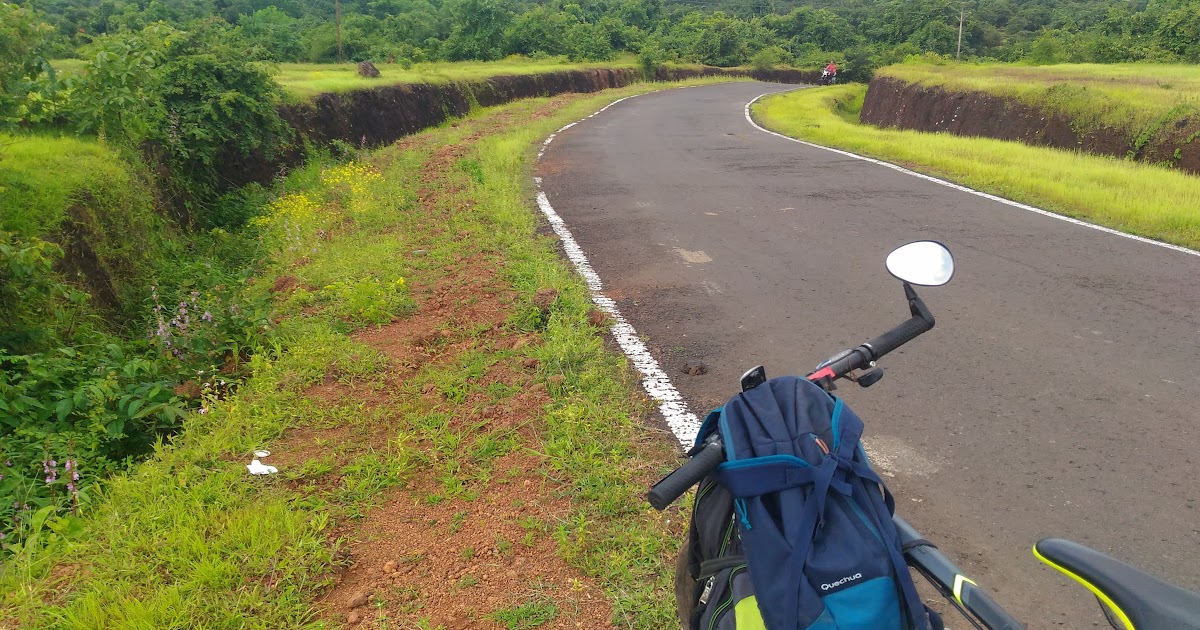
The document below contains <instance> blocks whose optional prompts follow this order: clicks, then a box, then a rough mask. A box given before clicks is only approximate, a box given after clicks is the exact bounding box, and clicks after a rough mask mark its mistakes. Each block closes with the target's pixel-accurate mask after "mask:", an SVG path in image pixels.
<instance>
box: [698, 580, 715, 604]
mask: <svg viewBox="0 0 1200 630" xmlns="http://www.w3.org/2000/svg"><path fill="white" fill-rule="evenodd" d="M716 580H717V576H715V575H710V576H708V581H707V582H705V583H704V591H703V592H701V593H700V604H701V605H703V606H707V605H708V596H709V595H712V587H713V582H715V581H716Z"/></svg>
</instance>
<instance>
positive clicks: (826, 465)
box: [676, 377, 941, 630]
mask: <svg viewBox="0 0 1200 630" xmlns="http://www.w3.org/2000/svg"><path fill="white" fill-rule="evenodd" d="M714 431H719V432H720V437H721V439H722V440H723V442H724V444H725V457H726V461H725V463H723V464H721V466H720V467H719V468H718V469H717V470H716V471H715V472H714V473H713V474H712V475H711V476H710V477H709V478H707V479H705V480H704V481H702V482H701V484H700V489H699V490H698V491H697V494H696V503H695V508H694V510H693V516H692V524H691V530H690V532H689V541H688V545H687V546H686V547H685V549H684V552H683V554H682V555H681V558H680V567H679V570H680V574H679V576H678V579H677V583H676V594H677V597H678V598H679V600H680V601H679V603H680V614H681V617H683V619H682V621H683V622H684V624H685V627H690V628H693V629H703V630H733V629H738V630H747V629H752V628H756V629H764V628H765V629H769V630H928V629H929V628H933V629H934V630H937V629H939V628H941V620H940V619H939V618H938V617H937V616H936V615H935V614H934V613H932V612H931V611H929V610H928V609H926V608H925V606H924V605H923V604H922V603H921V600H920V598H919V597H918V595H917V591H916V586H915V585H914V584H913V580H912V576H911V575H910V574H909V571H908V566H907V565H906V564H905V562H904V558H903V554H902V552H901V549H900V540H899V536H898V534H897V532H896V529H895V526H894V525H893V524H892V519H891V516H892V514H893V512H894V511H895V504H894V502H893V500H892V496H891V494H890V493H888V491H887V489H886V488H885V487H884V485H883V482H882V481H880V479H879V477H878V475H876V474H875V472H874V471H872V470H871V467H870V465H869V464H868V462H867V456H866V453H865V451H863V448H862V444H861V443H860V442H859V438H860V437H861V435H862V431H863V423H862V421H861V420H860V419H859V418H858V416H856V415H854V412H852V411H850V409H849V408H848V407H846V406H845V405H844V404H842V401H841V400H839V399H837V398H835V397H834V396H831V395H830V394H828V393H827V392H825V390H823V389H821V388H820V387H818V386H816V385H814V384H812V383H810V382H808V381H807V380H805V379H803V378H797V377H782V378H776V379H772V380H770V381H767V382H766V383H763V384H761V385H759V386H758V387H755V388H753V389H751V390H749V391H746V392H743V393H741V394H738V395H736V396H734V397H733V398H732V399H730V400H729V402H728V403H726V405H725V406H724V407H723V408H721V409H717V410H716V411H713V412H712V413H710V414H709V415H708V417H707V418H706V419H705V421H704V424H703V426H702V427H701V429H700V435H699V436H698V437H697V444H701V443H703V442H704V440H705V439H707V438H708V436H709V435H711V433H712V432H714ZM685 571H686V575H684V572H685ZM689 578H690V579H689ZM681 585H682V586H681Z"/></svg>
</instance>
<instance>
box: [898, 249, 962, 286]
mask: <svg viewBox="0 0 1200 630" xmlns="http://www.w3.org/2000/svg"><path fill="white" fill-rule="evenodd" d="M887 270H888V273H890V274H892V275H893V276H895V277H897V278H899V279H901V280H903V281H905V282H907V283H909V284H915V285H919V286H925V287H937V286H941V285H943V284H946V283H947V282H950V278H951V277H952V276H953V275H954V257H953V256H951V255H950V250H949V249H947V248H946V246H945V245H942V244H941V243H939V242H937V241H914V242H912V243H909V244H907V245H902V246H900V247H898V248H896V249H895V250H894V251H892V253H890V254H888V257H887Z"/></svg>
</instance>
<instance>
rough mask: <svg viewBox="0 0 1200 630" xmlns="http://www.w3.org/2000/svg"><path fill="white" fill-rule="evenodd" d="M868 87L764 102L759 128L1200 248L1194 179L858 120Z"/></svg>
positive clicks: (1199, 186) (1199, 201)
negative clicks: (892, 127) (881, 126)
mask: <svg viewBox="0 0 1200 630" xmlns="http://www.w3.org/2000/svg"><path fill="white" fill-rule="evenodd" d="M865 92H866V87H865V86H861V85H844V86H836V87H831V88H814V89H807V90H799V91H795V92H790V93H785V94H781V95H778V96H772V97H768V98H764V99H762V100H761V101H759V102H758V103H757V104H756V105H755V107H754V109H753V115H754V117H755V119H756V120H757V121H758V122H759V123H760V124H762V125H763V126H765V127H767V128H769V129H772V130H775V131H778V132H780V133H783V134H785V135H788V136H791V137H794V138H800V139H802V140H807V141H810V142H814V143H817V144H822V145H826V146H832V147H838V148H841V149H847V150H849V151H853V152H855V153H859V154H862V155H869V156H872V157H877V158H881V159H884V160H887V161H889V162H893V163H896V164H900V165H903V166H906V167H909V168H912V169H913V170H917V171H921V172H924V173H930V174H933V175H938V176H940V177H944V178H946V179H950V180H953V181H956V182H959V183H962V184H965V185H967V186H970V187H972V188H976V189H978V190H982V191H985V192H989V193H993V194H997V195H1001V196H1004V197H1007V198H1009V199H1013V200H1016V201H1021V202H1024V203H1029V204H1032V205H1036V206H1039V207H1042V208H1045V209H1047V210H1051V211H1054V212H1058V213H1061V214H1064V215H1067V216H1072V217H1077V218H1080V219H1084V220H1087V221H1091V222H1094V223H1098V224H1100V225H1105V226H1108V227H1112V228H1116V229H1119V230H1122V231H1125V232H1129V233H1132V234H1138V235H1141V236H1146V237H1150V238H1154V239H1158V240H1161V241H1165V242H1168V243H1175V244H1178V245H1184V246H1186V247H1191V248H1198V249H1200V179H1197V178H1196V177H1195V176H1194V175H1186V174H1183V173H1180V172H1178V171H1174V170H1170V169H1167V168H1162V167H1157V166H1150V165H1145V164H1140V163H1135V162H1130V161H1126V160H1118V159H1114V158H1107V157H1098V156H1092V155H1085V154H1080V153H1075V152H1070V151H1063V150H1058V149H1045V148H1038V147H1030V146H1026V145H1024V144H1020V143H1017V142H1006V141H1001V140H992V139H987V138H964V137H959V136H953V135H949V134H932V133H923V132H916V131H901V130H895V129H879V128H876V127H871V126H868V125H862V124H859V123H858V122H857V121H858V111H859V110H860V109H861V107H862V102H863V96H864V95H865Z"/></svg>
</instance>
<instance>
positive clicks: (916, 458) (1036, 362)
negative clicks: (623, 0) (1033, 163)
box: [538, 83, 1200, 630]
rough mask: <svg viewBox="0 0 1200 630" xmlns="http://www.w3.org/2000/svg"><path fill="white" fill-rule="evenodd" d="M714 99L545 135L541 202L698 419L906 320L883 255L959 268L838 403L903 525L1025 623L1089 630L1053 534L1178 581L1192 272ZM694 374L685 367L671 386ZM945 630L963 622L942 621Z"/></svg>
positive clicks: (1197, 548)
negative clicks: (698, 367) (862, 384)
mask: <svg viewBox="0 0 1200 630" xmlns="http://www.w3.org/2000/svg"><path fill="white" fill-rule="evenodd" d="M791 87H792V86H780V85H771V84H763V83H733V84H724V85H716V86H709V87H701V88H691V89H684V90H670V91H665V92H659V93H654V94H648V95H645V96H640V97H638V98H635V99H631V100H629V101H626V102H623V103H620V104H619V105H616V106H615V107H612V108H611V109H609V110H608V111H605V112H604V113H603V114H601V115H599V116H595V117H593V118H591V119H589V120H586V121H584V122H582V123H580V124H578V125H576V126H575V127H573V128H571V129H569V130H568V131H566V132H563V133H562V134H560V135H559V136H558V138H557V139H556V140H555V141H554V143H553V144H551V145H550V147H549V148H548V150H547V151H546V154H545V157H544V158H543V160H542V161H541V163H540V165H539V168H538V170H539V175H540V176H542V178H543V184H542V187H543V189H544V190H545V191H546V193H547V195H548V197H549V200H550V202H551V203H552V204H553V206H554V208H555V209H556V210H557V211H558V213H559V214H560V215H561V216H562V218H563V219H564V220H565V221H566V224H567V226H569V228H570V229H571V230H572V231H573V232H574V235H575V237H576V239H577V240H578V241H579V244H580V245H581V246H582V248H583V250H584V252H586V253H587V255H588V257H589V259H590V261H591V263H592V265H593V266H594V267H595V269H596V271H597V272H598V273H599V275H600V277H601V278H602V279H603V281H604V283H605V292H606V293H607V294H608V295H609V296H610V297H612V298H614V299H615V300H616V301H617V304H618V306H619V308H620V309H621V311H622V313H623V314H624V315H625V317H626V318H627V319H629V320H630V322H631V323H632V324H633V325H634V326H635V327H636V328H637V330H638V332H639V333H640V334H641V336H642V337H643V338H644V339H646V341H647V343H648V345H649V346H650V348H651V351H652V352H653V353H655V354H656V356H657V358H658V359H659V362H660V363H661V364H662V366H663V368H664V369H665V370H666V371H667V372H668V373H669V374H670V375H671V376H672V379H673V380H674V381H675V383H676V386H677V387H678V388H679V389H680V391H681V392H682V393H683V394H684V396H685V398H686V399H687V400H688V402H689V405H690V407H691V409H692V411H694V412H697V413H703V412H704V411H705V410H706V409H708V408H709V407H712V406H714V405H717V404H720V403H721V402H723V401H724V399H725V398H727V397H728V396H729V395H730V394H731V393H733V392H734V391H735V390H736V387H737V377H738V375H739V374H741V372H742V371H743V370H745V369H746V368H748V367H751V366H753V365H755V364H759V363H762V364H765V365H766V366H767V369H768V373H772V374H783V373H789V372H790V373H804V372H806V371H808V370H809V369H811V368H812V366H813V365H815V364H816V362H817V361H819V360H820V359H822V358H824V357H825V356H827V355H828V354H830V353H831V352H832V351H834V350H838V349H840V348H843V347H846V346H849V345H852V344H856V343H859V342H861V341H864V340H865V339H867V338H869V337H871V336H874V335H875V334H877V333H879V332H882V331H883V330H885V329H886V328H888V327H890V326H892V325H894V324H896V323H898V322H899V321H901V320H902V319H904V318H905V317H907V309H906V305H905V303H904V300H903V294H902V291H901V288H900V286H899V283H898V282H897V281H895V280H894V279H892V278H891V277H890V276H888V274H887V273H886V272H885V270H884V268H883V258H884V256H885V255H886V254H887V252H888V251H890V250H891V249H892V248H893V247H895V246H896V245H899V244H902V243H904V242H907V241H910V240H914V239H921V238H932V239H937V240H940V241H942V242H944V243H946V244H947V245H949V247H950V248H951V250H952V251H954V253H955V258H956V262H957V268H958V272H957V274H956V276H955V279H954V281H953V282H952V283H951V284H950V285H948V286H945V287H940V288H928V289H924V290H922V291H921V293H922V295H923V297H924V298H925V300H926V302H927V303H928V304H929V306H930V308H931V309H932V310H933V312H934V314H935V315H936V316H937V318H938V326H937V328H936V329H935V330H934V331H932V332H931V333H930V334H928V335H925V336H924V337H922V338H921V339H919V340H917V341H915V342H913V343H911V344H909V346H908V347H906V348H904V349H902V350H900V351H898V352H897V353H895V354H893V355H891V356H889V357H887V358H886V359H884V362H883V365H884V366H885V367H886V368H887V370H888V371H887V376H886V378H884V379H883V380H882V381H881V382H880V383H878V384H877V385H875V386H874V387H872V388H871V389H870V390H859V388H857V387H853V386H843V388H842V389H841V390H840V393H841V394H842V395H843V396H844V397H846V398H847V399H848V402H849V403H850V404H852V405H853V407H854V408H855V410H856V411H858V413H859V414H860V415H861V416H862V417H863V418H864V419H865V420H866V422H867V432H868V438H867V440H868V446H869V448H870V449H871V450H872V451H873V452H874V453H875V457H876V460H877V465H879V466H881V467H882V468H884V470H885V474H888V475H891V476H892V478H891V479H889V485H891V486H892V489H893V491H894V492H895V493H896V495H897V497H899V503H900V508H899V509H900V510H901V512H902V513H903V515H904V516H905V517H907V518H909V520H910V521H912V522H913V523H914V525H916V526H917V527H918V528H919V529H921V530H922V532H923V533H925V534H926V535H927V536H928V537H929V538H931V539H932V540H934V541H935V542H936V543H938V544H939V546H940V547H941V548H942V549H943V551H945V552H946V553H947V554H948V555H949V556H950V557H951V558H952V559H954V560H956V561H957V562H958V563H959V564H960V566H962V567H963V568H964V569H965V570H966V571H967V572H968V573H969V574H973V576H974V577H977V578H978V579H979V581H980V583H981V584H983V585H985V586H986V587H988V588H990V589H991V590H992V591H993V592H994V593H995V595H996V596H997V599H998V600H999V601H1000V602H1001V603H1002V604H1004V605H1005V606H1006V607H1009V608H1010V609H1011V610H1012V611H1013V612H1015V613H1019V614H1020V616H1021V617H1023V618H1024V619H1027V620H1028V622H1029V627H1031V628H1043V627H1080V628H1092V627H1096V625H1097V624H1103V620H1102V617H1101V616H1100V615H1099V611H1098V609H1097V607H1096V604H1095V600H1094V599H1092V598H1091V597H1090V596H1089V595H1086V593H1085V591H1083V589H1081V588H1079V587H1077V586H1075V585H1073V584H1072V583H1069V581H1068V580H1066V579H1064V578H1060V577H1059V576H1058V575H1057V574H1056V573H1055V572H1053V571H1051V570H1050V569H1048V568H1044V567H1042V566H1041V565H1040V564H1039V563H1038V562H1037V561H1036V560H1035V559H1034V558H1033V557H1032V555H1031V554H1030V552H1029V548H1030V546H1031V545H1032V543H1033V542H1034V541H1036V540H1037V539H1038V538H1040V537H1043V536H1050V535H1058V536H1066V537H1070V538H1074V539H1076V540H1079V541H1081V542H1083V543H1085V544H1088V545H1091V546H1094V547H1097V548H1099V549H1102V550H1105V551H1107V552H1109V553H1112V554H1114V555H1117V556H1119V557H1122V558H1124V559H1126V560H1129V561H1132V562H1134V563H1135V564H1138V565H1140V566H1142V567H1143V568H1146V569H1148V570H1151V571H1152V572H1155V573H1157V574H1159V575H1162V576H1164V577H1167V578H1169V579H1172V580H1175V581H1177V582H1178V583H1180V584H1181V585H1183V586H1187V587H1190V588H1193V589H1200V570H1198V567H1200V490H1198V489H1197V474H1198V473H1200V465H1198V464H1200V453H1198V452H1197V451H1198V450H1200V423H1198V422H1197V420H1200V396H1198V394H1200V350H1198V348H1200V257H1196V256H1191V255H1188V254H1185V253H1180V252H1176V251H1171V250H1168V249H1165V248H1161V247H1157V246H1155V245H1151V244H1146V243H1141V242H1137V241H1134V240H1130V239H1126V238H1121V237H1118V236H1114V235H1111V234H1106V233H1103V232H1100V231H1097V230H1093V229H1089V228H1087V227H1083V226H1079V225H1074V224H1071V223H1067V222H1064V221H1061V220H1058V219H1055V218H1052V217H1046V216H1041V215H1038V214H1035V213H1032V212H1028V211H1024V210H1021V209H1018V208H1014V207H1011V206H1007V205H1004V204H1001V203H997V202H993V201H989V200H987V199H985V198H981V197H978V196H975V195H972V194H969V193H965V192H961V191H956V190H953V189H950V188H947V187H944V186H940V185H938V184H935V183H933V182H929V181H925V180H922V179H919V178H916V177H913V176H910V175H906V174H904V173H900V172H897V171H894V170H891V169H888V168H885V167H882V166H879V165H876V164H871V163H868V162H864V161H861V160H855V159H852V158H849V157H846V156H842V155H838V154H836V153H832V152H829V151H825V150H821V149H817V148H811V147H807V146H804V145H800V144H798V143H794V142H790V141H788V140H785V139H783V138H779V137H775V136H772V135H770V134H767V133H764V132H762V131H759V130H757V129H755V128H754V127H753V126H752V125H750V124H749V123H748V122H747V121H746V119H745V117H744V114H743V107H744V105H745V103H746V102H747V101H749V100H750V99H752V98H754V97H755V96H757V95H759V94H762V93H764V92H771V91H779V90H784V89H791ZM696 361H703V362H705V363H706V364H707V365H708V368H709V371H708V373H707V374H704V375H700V376H689V375H686V374H684V373H682V368H683V366H684V365H686V364H688V363H694V362H696ZM951 625H952V626H953V627H955V628H956V630H957V628H959V627H961V626H962V625H963V624H961V623H952V624H951Z"/></svg>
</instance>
